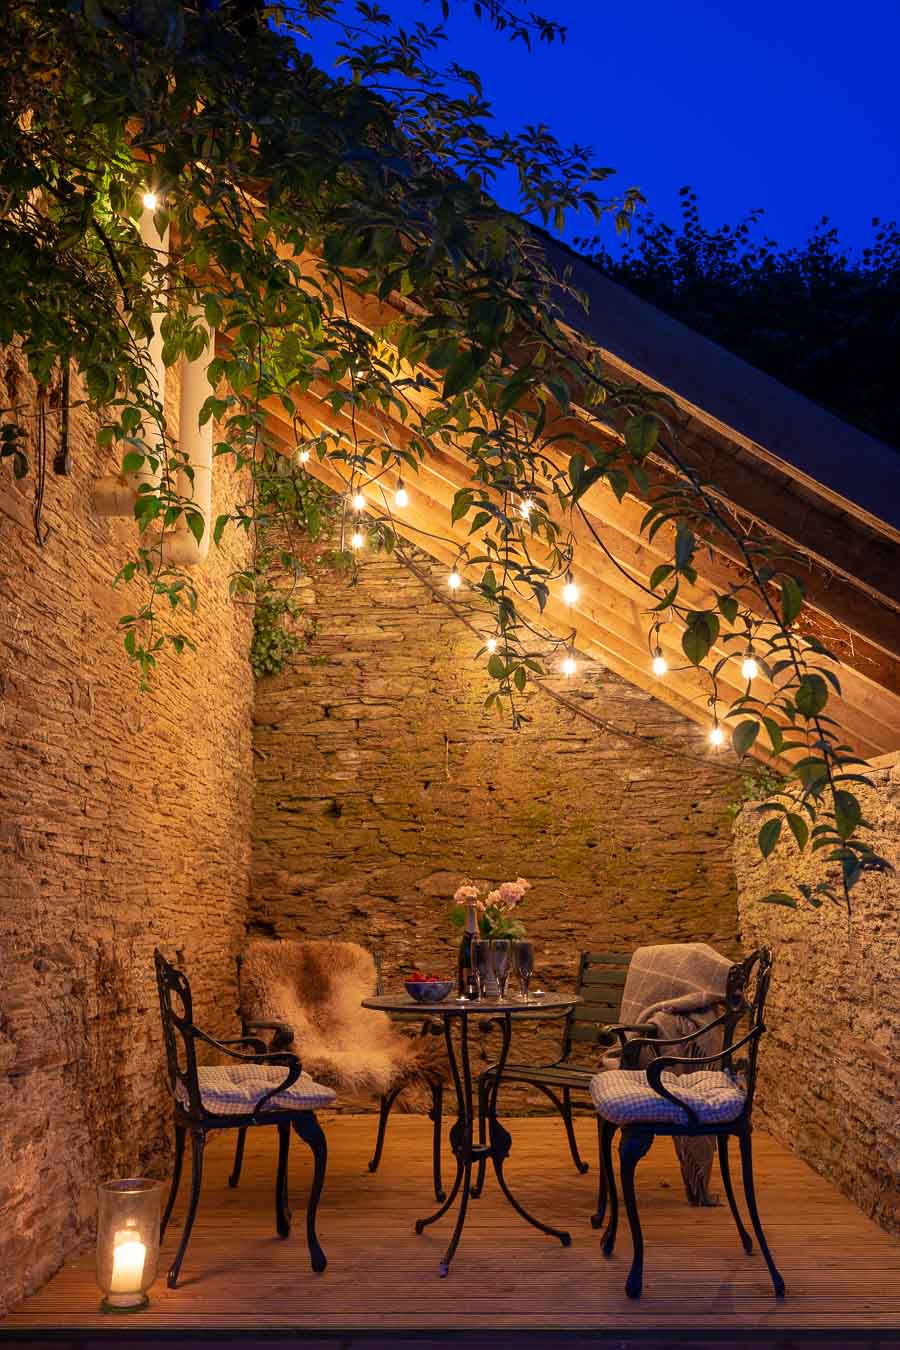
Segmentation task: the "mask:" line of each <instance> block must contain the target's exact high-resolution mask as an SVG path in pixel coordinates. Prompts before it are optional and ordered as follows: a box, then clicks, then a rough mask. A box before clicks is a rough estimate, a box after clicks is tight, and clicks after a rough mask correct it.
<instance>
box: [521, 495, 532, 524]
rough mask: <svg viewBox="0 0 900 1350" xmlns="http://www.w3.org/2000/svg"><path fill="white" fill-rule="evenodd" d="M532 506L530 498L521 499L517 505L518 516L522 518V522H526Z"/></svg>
mask: <svg viewBox="0 0 900 1350" xmlns="http://www.w3.org/2000/svg"><path fill="white" fill-rule="evenodd" d="M533 506H534V502H533V501H532V500H531V498H530V497H523V498H522V500H521V502H520V503H519V515H520V516H521V517H522V519H523V520H527V519H528V517H529V516H530V515H531V511H532V508H533Z"/></svg>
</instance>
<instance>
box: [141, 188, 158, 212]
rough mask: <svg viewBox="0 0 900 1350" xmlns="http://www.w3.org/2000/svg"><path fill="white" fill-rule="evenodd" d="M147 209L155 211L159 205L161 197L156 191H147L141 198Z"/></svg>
mask: <svg viewBox="0 0 900 1350" xmlns="http://www.w3.org/2000/svg"><path fill="white" fill-rule="evenodd" d="M141 202H142V203H143V207H144V210H145V211H155V210H156V208H157V206H159V198H158V197H157V195H156V193H155V192H145V193H144V195H143V197H142V198H141Z"/></svg>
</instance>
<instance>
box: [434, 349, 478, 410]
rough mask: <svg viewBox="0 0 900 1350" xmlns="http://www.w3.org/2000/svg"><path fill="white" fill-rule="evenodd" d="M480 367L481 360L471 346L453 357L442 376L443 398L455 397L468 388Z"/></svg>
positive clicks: (473, 381)
mask: <svg viewBox="0 0 900 1350" xmlns="http://www.w3.org/2000/svg"><path fill="white" fill-rule="evenodd" d="M480 367H481V361H480V360H479V358H478V356H477V355H476V353H475V351H474V349H473V348H469V349H467V350H466V351H464V352H460V354H459V356H456V357H454V359H453V360H452V361H451V362H450V365H449V366H448V367H447V373H446V375H445V376H444V389H443V397H444V398H455V397H456V395H457V394H461V393H462V391H463V390H464V389H468V388H470V387H471V385H473V384H474V383H475V377H476V375H477V374H478V371H479V369H480Z"/></svg>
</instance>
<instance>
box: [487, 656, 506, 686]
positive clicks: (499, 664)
mask: <svg viewBox="0 0 900 1350" xmlns="http://www.w3.org/2000/svg"><path fill="white" fill-rule="evenodd" d="M488 674H489V675H490V677H491V679H493V680H502V679H503V678H504V676H505V675H506V662H505V661H504V660H503V657H502V656H498V654H497V653H496V652H494V654H493V656H492V657H491V659H490V661H488Z"/></svg>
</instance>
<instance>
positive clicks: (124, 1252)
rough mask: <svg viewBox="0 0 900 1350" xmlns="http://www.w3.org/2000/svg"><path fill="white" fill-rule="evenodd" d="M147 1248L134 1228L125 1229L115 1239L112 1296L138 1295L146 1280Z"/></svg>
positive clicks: (111, 1283) (110, 1287) (110, 1289)
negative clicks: (142, 1282) (142, 1283)
mask: <svg viewBox="0 0 900 1350" xmlns="http://www.w3.org/2000/svg"><path fill="white" fill-rule="evenodd" d="M146 1255H147V1248H146V1247H145V1246H144V1244H143V1242H140V1241H138V1239H137V1237H136V1235H135V1232H134V1229H133V1228H123V1229H122V1231H121V1232H119V1233H116V1236H115V1238H114V1239H113V1268H112V1279H111V1281H110V1285H109V1291H110V1293H111V1294H136V1293H139V1292H140V1288H141V1281H142V1280H143V1278H144V1260H145V1258H146Z"/></svg>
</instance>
